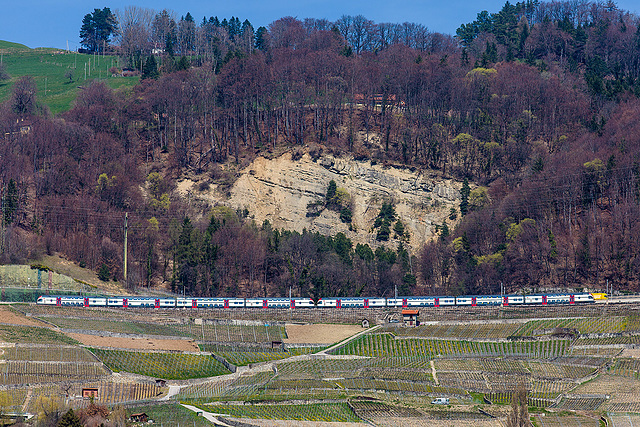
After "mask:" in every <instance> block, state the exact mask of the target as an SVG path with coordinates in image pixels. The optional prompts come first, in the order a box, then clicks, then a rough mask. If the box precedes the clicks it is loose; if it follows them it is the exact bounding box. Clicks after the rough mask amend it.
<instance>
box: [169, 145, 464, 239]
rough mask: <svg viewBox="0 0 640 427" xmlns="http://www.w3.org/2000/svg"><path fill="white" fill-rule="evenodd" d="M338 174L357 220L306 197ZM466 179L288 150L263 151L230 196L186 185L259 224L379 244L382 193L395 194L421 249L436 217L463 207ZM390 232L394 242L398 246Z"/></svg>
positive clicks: (318, 196)
mask: <svg viewBox="0 0 640 427" xmlns="http://www.w3.org/2000/svg"><path fill="white" fill-rule="evenodd" d="M331 180H334V181H335V182H336V184H337V186H338V187H339V188H340V187H341V188H343V189H345V190H346V191H347V193H348V194H349V195H350V198H351V206H352V209H353V222H352V226H351V227H350V226H349V224H347V223H343V222H342V221H341V220H340V218H339V213H338V212H335V211H332V210H329V209H324V210H323V211H322V212H321V213H320V215H319V216H315V217H314V216H309V215H308V212H309V211H308V209H307V205H308V204H309V203H312V202H315V201H321V200H323V199H324V197H325V193H326V191H327V187H328V184H329V182H330V181H331ZM459 188H460V184H459V183H457V182H454V181H451V180H444V179H441V178H438V177H435V176H433V177H432V176H429V175H428V174H425V173H423V172H421V171H414V172H412V171H410V170H409V169H406V168H396V167H393V166H389V167H385V166H381V165H377V164H371V162H360V161H355V160H353V159H349V158H335V157H332V156H323V157H320V158H318V159H316V160H314V159H312V158H311V157H310V156H309V155H308V154H305V155H304V156H302V158H300V159H299V160H292V158H291V154H290V153H287V154H284V155H282V156H281V157H279V158H276V159H272V160H269V159H266V158H264V157H259V158H257V159H256V160H254V161H253V162H252V163H251V164H250V165H249V166H248V167H247V168H245V169H244V170H243V171H242V172H241V175H240V177H239V178H238V180H237V181H236V182H235V184H234V185H233V187H232V189H231V191H230V196H229V197H228V198H225V197H223V196H221V195H220V194H218V193H217V191H216V189H215V188H211V189H210V190H208V191H206V192H199V191H197V190H196V186H195V185H194V182H193V181H189V180H186V181H183V182H182V183H181V185H180V186H179V189H180V191H181V192H183V194H186V193H189V197H190V198H191V199H192V200H193V199H202V200H206V201H207V202H209V203H221V204H224V205H227V206H229V207H232V208H234V209H241V210H242V209H245V208H246V209H248V211H249V214H250V215H252V216H253V217H254V218H255V220H256V222H257V223H258V224H261V223H262V222H263V221H264V220H269V222H270V223H271V224H272V225H273V226H274V227H276V228H284V229H289V230H297V231H302V230H303V229H305V228H306V229H307V230H309V231H314V232H315V231H317V232H320V233H321V234H325V235H334V234H336V233H338V232H343V233H345V234H346V235H347V237H349V238H350V239H351V240H352V241H353V242H354V244H355V243H363V244H364V243H367V244H369V245H371V246H378V245H379V244H380V242H377V241H376V232H375V230H373V229H372V225H373V222H374V219H375V217H376V216H377V215H378V213H379V211H380V207H381V205H382V202H383V201H387V202H392V203H393V204H394V205H395V210H396V213H397V215H398V217H399V218H400V219H401V220H402V222H403V223H404V225H405V228H406V229H407V230H408V231H409V234H410V238H409V244H410V246H411V247H412V248H413V249H417V248H418V247H419V246H420V245H421V244H422V243H423V242H424V241H425V240H429V239H431V238H432V237H433V235H434V232H435V227H434V226H435V224H442V222H443V220H444V219H445V218H446V217H447V216H448V215H449V212H450V208H452V207H454V208H456V209H457V207H458V204H459V197H460V194H459ZM397 242H398V241H397V240H396V239H393V238H391V239H390V241H389V243H386V244H387V245H388V244H392V245H393V246H395V245H396V244H397Z"/></svg>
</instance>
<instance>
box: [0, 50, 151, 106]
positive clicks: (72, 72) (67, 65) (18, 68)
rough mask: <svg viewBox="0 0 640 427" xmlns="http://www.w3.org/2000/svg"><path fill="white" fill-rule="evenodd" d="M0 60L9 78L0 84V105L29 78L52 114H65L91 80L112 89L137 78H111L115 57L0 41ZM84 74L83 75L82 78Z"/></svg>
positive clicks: (134, 82)
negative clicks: (19, 82)
mask: <svg viewBox="0 0 640 427" xmlns="http://www.w3.org/2000/svg"><path fill="white" fill-rule="evenodd" d="M0 57H1V60H2V63H3V64H4V66H5V67H6V70H7V72H8V73H9V75H10V76H11V79H10V80H5V81H0V102H4V101H6V100H7V99H8V98H9V97H10V96H11V88H12V86H13V84H14V82H15V81H17V80H18V79H19V78H20V77H22V76H26V75H29V76H32V77H33V78H34V79H35V81H36V85H37V87H38V101H40V102H41V103H43V104H45V105H47V106H48V107H49V109H50V110H51V112H52V113H53V114H58V113H61V112H64V111H67V110H68V109H70V108H71V107H72V106H73V101H74V99H75V98H76V95H77V93H78V91H79V90H82V88H83V87H85V86H87V85H89V84H91V82H92V81H94V80H99V81H104V82H105V83H106V84H107V85H109V86H110V87H112V88H113V89H118V88H127V87H132V86H134V85H135V84H137V83H138V81H139V78H138V77H112V75H111V73H110V72H109V69H110V68H111V67H121V64H120V63H119V59H118V57H115V56H104V57H103V56H98V55H86V54H79V53H75V52H66V51H64V50H61V49H53V48H37V49H30V48H28V47H27V46H24V45H21V44H18V43H11V42H6V41H0ZM85 73H86V74H85Z"/></svg>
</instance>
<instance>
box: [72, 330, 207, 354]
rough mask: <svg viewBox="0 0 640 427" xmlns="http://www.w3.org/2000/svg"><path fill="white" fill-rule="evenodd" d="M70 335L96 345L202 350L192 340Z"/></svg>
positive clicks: (142, 348) (143, 348) (84, 342)
mask: <svg viewBox="0 0 640 427" xmlns="http://www.w3.org/2000/svg"><path fill="white" fill-rule="evenodd" d="M65 335H68V336H69V337H71V338H73V339H75V340H78V341H80V342H81V343H82V344H84V345H88V346H96V347H113V348H126V349H133V350H179V351H200V349H199V348H198V345H197V344H196V343H195V342H194V341H191V340H161V339H148V338H116V337H102V336H98V335H86V334H75V333H67V334H65Z"/></svg>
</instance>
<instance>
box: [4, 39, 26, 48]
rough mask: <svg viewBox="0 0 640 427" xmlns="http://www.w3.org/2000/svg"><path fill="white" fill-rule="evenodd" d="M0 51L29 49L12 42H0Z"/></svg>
mask: <svg viewBox="0 0 640 427" xmlns="http://www.w3.org/2000/svg"><path fill="white" fill-rule="evenodd" d="M0 49H1V50H5V49H6V50H16V49H19V50H22V49H29V47H28V46H25V45H23V44H20V43H13V42H8V41H4V40H0Z"/></svg>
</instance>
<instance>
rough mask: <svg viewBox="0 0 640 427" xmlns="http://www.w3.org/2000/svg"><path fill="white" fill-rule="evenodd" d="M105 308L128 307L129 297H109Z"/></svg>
mask: <svg viewBox="0 0 640 427" xmlns="http://www.w3.org/2000/svg"><path fill="white" fill-rule="evenodd" d="M107 306H109V307H124V308H127V307H128V306H129V297H111V298H107Z"/></svg>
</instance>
